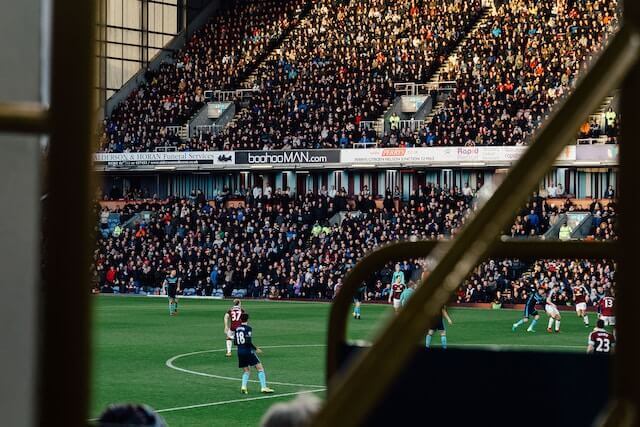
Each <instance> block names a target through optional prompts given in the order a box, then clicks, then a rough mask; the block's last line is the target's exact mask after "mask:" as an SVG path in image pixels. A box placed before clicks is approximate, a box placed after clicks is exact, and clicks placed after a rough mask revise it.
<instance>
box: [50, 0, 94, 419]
mask: <svg viewBox="0 0 640 427" xmlns="http://www.w3.org/2000/svg"><path fill="white" fill-rule="evenodd" d="M52 10H53V20H52V23H53V34H52V55H51V58H52V66H51V107H50V110H49V115H48V119H49V123H50V126H51V127H50V129H51V131H50V132H51V133H50V136H51V139H50V146H49V157H48V176H47V178H46V184H47V186H48V193H47V199H46V205H45V209H44V226H43V236H44V240H45V248H44V250H45V252H44V254H43V255H44V259H43V260H44V263H45V264H44V267H43V276H42V282H43V283H42V307H41V313H42V314H41V318H40V325H41V351H40V359H39V369H40V372H39V380H40V384H39V395H38V399H39V401H38V418H39V420H38V423H39V425H41V426H48V425H51V426H54V425H55V426H58V425H66V426H81V425H86V423H87V421H86V420H87V408H88V402H89V358H90V351H89V331H90V315H89V313H90V311H89V303H90V301H89V288H88V284H89V269H88V266H89V261H90V248H91V245H92V243H91V238H90V230H91V218H90V215H89V207H90V194H91V191H90V188H91V175H90V164H91V163H90V160H91V153H92V151H93V150H94V144H93V142H92V141H93V140H94V139H95V132H94V111H95V102H94V96H95V84H94V79H95V73H94V66H95V55H94V49H95V37H94V34H95V30H96V26H95V18H96V14H95V2H94V1H70V0H66V1H65V0H54V1H53V9H52Z"/></svg>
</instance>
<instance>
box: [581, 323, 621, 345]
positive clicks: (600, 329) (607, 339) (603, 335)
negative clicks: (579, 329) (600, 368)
mask: <svg viewBox="0 0 640 427" xmlns="http://www.w3.org/2000/svg"><path fill="white" fill-rule="evenodd" d="M615 344H616V338H615V337H614V336H613V334H612V333H610V332H607V331H606V330H605V329H604V320H602V319H600V320H598V322H597V323H596V327H595V328H594V329H593V332H591V333H590V334H589V342H588V346H587V353H611V352H613V347H614V346H615Z"/></svg>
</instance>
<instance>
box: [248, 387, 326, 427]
mask: <svg viewBox="0 0 640 427" xmlns="http://www.w3.org/2000/svg"><path fill="white" fill-rule="evenodd" d="M319 409H320V399H318V398H317V397H316V396H314V395H312V394H301V395H300V396H298V397H297V398H296V399H294V400H292V401H291V402H282V403H276V404H274V405H273V406H271V408H269V410H268V411H267V413H266V414H264V416H263V417H262V420H260V427H305V426H308V425H309V424H311V419H312V418H313V416H314V415H315V414H316V413H317V412H318V410H319Z"/></svg>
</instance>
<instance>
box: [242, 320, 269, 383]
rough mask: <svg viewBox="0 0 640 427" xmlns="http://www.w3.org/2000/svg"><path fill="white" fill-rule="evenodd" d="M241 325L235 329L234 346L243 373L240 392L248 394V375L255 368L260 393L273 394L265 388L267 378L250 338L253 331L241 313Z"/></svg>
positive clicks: (256, 349)
mask: <svg viewBox="0 0 640 427" xmlns="http://www.w3.org/2000/svg"><path fill="white" fill-rule="evenodd" d="M240 321H241V325H240V326H238V327H237V328H236V336H235V340H236V345H237V346H238V367H239V368H242V370H243V371H244V372H243V373H242V387H241V388H240V392H241V393H243V394H248V393H249V392H248V390H247V384H248V383H249V375H250V374H251V367H252V366H255V368H256V370H257V371H258V379H259V380H260V391H261V392H262V393H273V390H272V389H270V388H269V387H267V376H266V375H265V373H264V367H263V366H262V363H260V359H258V356H256V353H261V352H262V350H260V349H259V348H258V347H256V346H255V345H253V341H252V336H251V334H252V333H253V329H251V326H249V325H248V324H247V322H248V321H249V315H248V314H247V313H242V315H241V316H240Z"/></svg>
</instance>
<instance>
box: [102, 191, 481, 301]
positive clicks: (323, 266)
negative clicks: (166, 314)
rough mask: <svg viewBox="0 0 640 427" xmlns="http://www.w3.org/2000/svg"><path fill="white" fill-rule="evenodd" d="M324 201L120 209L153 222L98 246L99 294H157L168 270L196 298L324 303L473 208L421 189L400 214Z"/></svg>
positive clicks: (449, 229) (192, 202)
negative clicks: (384, 258) (382, 253)
mask: <svg viewBox="0 0 640 427" xmlns="http://www.w3.org/2000/svg"><path fill="white" fill-rule="evenodd" d="M333 191H334V190H332V191H331V192H332V193H333ZM328 193H329V192H327V191H324V194H326V195H323V194H312V193H309V194H306V195H296V196H291V195H289V194H288V192H287V191H286V190H285V191H279V190H277V191H276V192H275V193H273V194H272V195H270V196H267V195H264V194H263V195H262V196H260V197H259V198H254V197H253V195H252V193H251V192H249V193H248V196H247V197H248V200H247V204H246V206H245V207H242V208H225V207H223V205H221V204H219V203H218V204H215V206H212V205H211V204H210V203H207V202H204V200H203V199H199V198H198V197H197V196H195V197H192V198H189V199H170V200H168V201H167V202H166V203H158V202H145V203H141V204H138V205H135V206H132V207H129V208H125V210H134V211H137V212H141V211H147V210H149V211H152V212H154V215H153V216H152V219H151V220H150V221H148V222H147V223H143V224H140V225H138V226H137V227H135V228H134V229H129V228H124V229H119V230H118V232H117V235H114V234H116V233H114V234H112V235H109V236H107V237H102V238H100V239H99V241H98V248H97V249H96V252H95V260H94V261H95V264H94V266H95V281H96V284H97V286H98V287H100V288H101V289H102V290H105V291H109V290H112V289H113V288H114V287H115V286H118V287H119V288H118V290H119V291H121V292H132V291H134V290H136V289H137V288H144V289H146V290H148V291H151V292H157V291H158V288H159V286H160V284H161V282H162V278H163V277H164V274H166V271H167V269H169V268H170V267H171V266H173V267H174V268H176V269H177V270H178V273H179V275H180V276H181V277H182V280H183V282H184V285H183V287H184V288H185V289H193V291H194V292H195V293H203V292H204V293H208V294H210V293H211V290H212V289H213V288H218V287H221V288H222V289H223V291H224V293H225V294H226V295H228V294H229V293H230V292H231V290H232V289H233V288H234V287H235V288H244V289H248V292H249V294H250V295H251V296H255V297H261V296H270V295H271V297H278V298H279V297H284V298H287V297H302V298H330V297H331V296H332V293H333V289H334V287H335V285H336V284H337V283H338V281H339V280H341V278H342V276H343V275H344V273H345V272H346V271H347V270H348V269H349V268H350V267H351V266H352V265H354V264H355V262H356V261H357V260H358V259H360V258H361V257H362V256H363V255H364V253H365V252H367V251H369V250H371V249H372V248H373V247H375V246H377V245H380V244H383V243H385V242H389V241H395V240H403V239H408V238H409V237H410V236H420V237H421V238H446V237H449V236H451V235H453V234H455V232H456V230H457V229H458V228H459V227H460V225H461V224H462V223H463V222H464V220H465V217H466V215H468V211H469V207H470V203H471V199H470V198H469V197H467V196H464V195H463V194H462V193H460V192H456V191H454V190H448V191H446V190H442V189H440V188H437V187H425V188H424V189H422V190H421V191H420V192H418V193H416V195H415V196H414V197H413V198H412V201H411V202H410V203H408V204H406V205H404V206H402V208H401V209H400V210H399V211H398V210H395V208H393V207H392V205H393V199H392V198H391V197H392V194H391V191H390V192H389V195H388V196H387V199H388V200H387V202H385V203H384V205H385V206H386V208H385V207H383V208H382V209H377V208H376V204H375V202H374V200H373V198H372V196H371V195H370V194H366V191H365V192H364V195H360V196H359V197H358V198H357V200H355V203H354V204H355V206H354V209H352V208H350V204H348V203H347V196H346V193H345V192H344V190H341V191H337V192H335V195H334V197H329V195H328ZM355 209H358V210H357V211H356V210H355ZM340 211H350V212H348V213H347V214H346V218H344V219H343V220H342V222H341V224H340V225H337V224H335V225H331V224H330V223H329V222H328V220H329V219H331V218H332V217H333V216H334V214H336V213H338V212H340ZM273 293H276V294H277V296H274V295H272V294H273Z"/></svg>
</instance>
